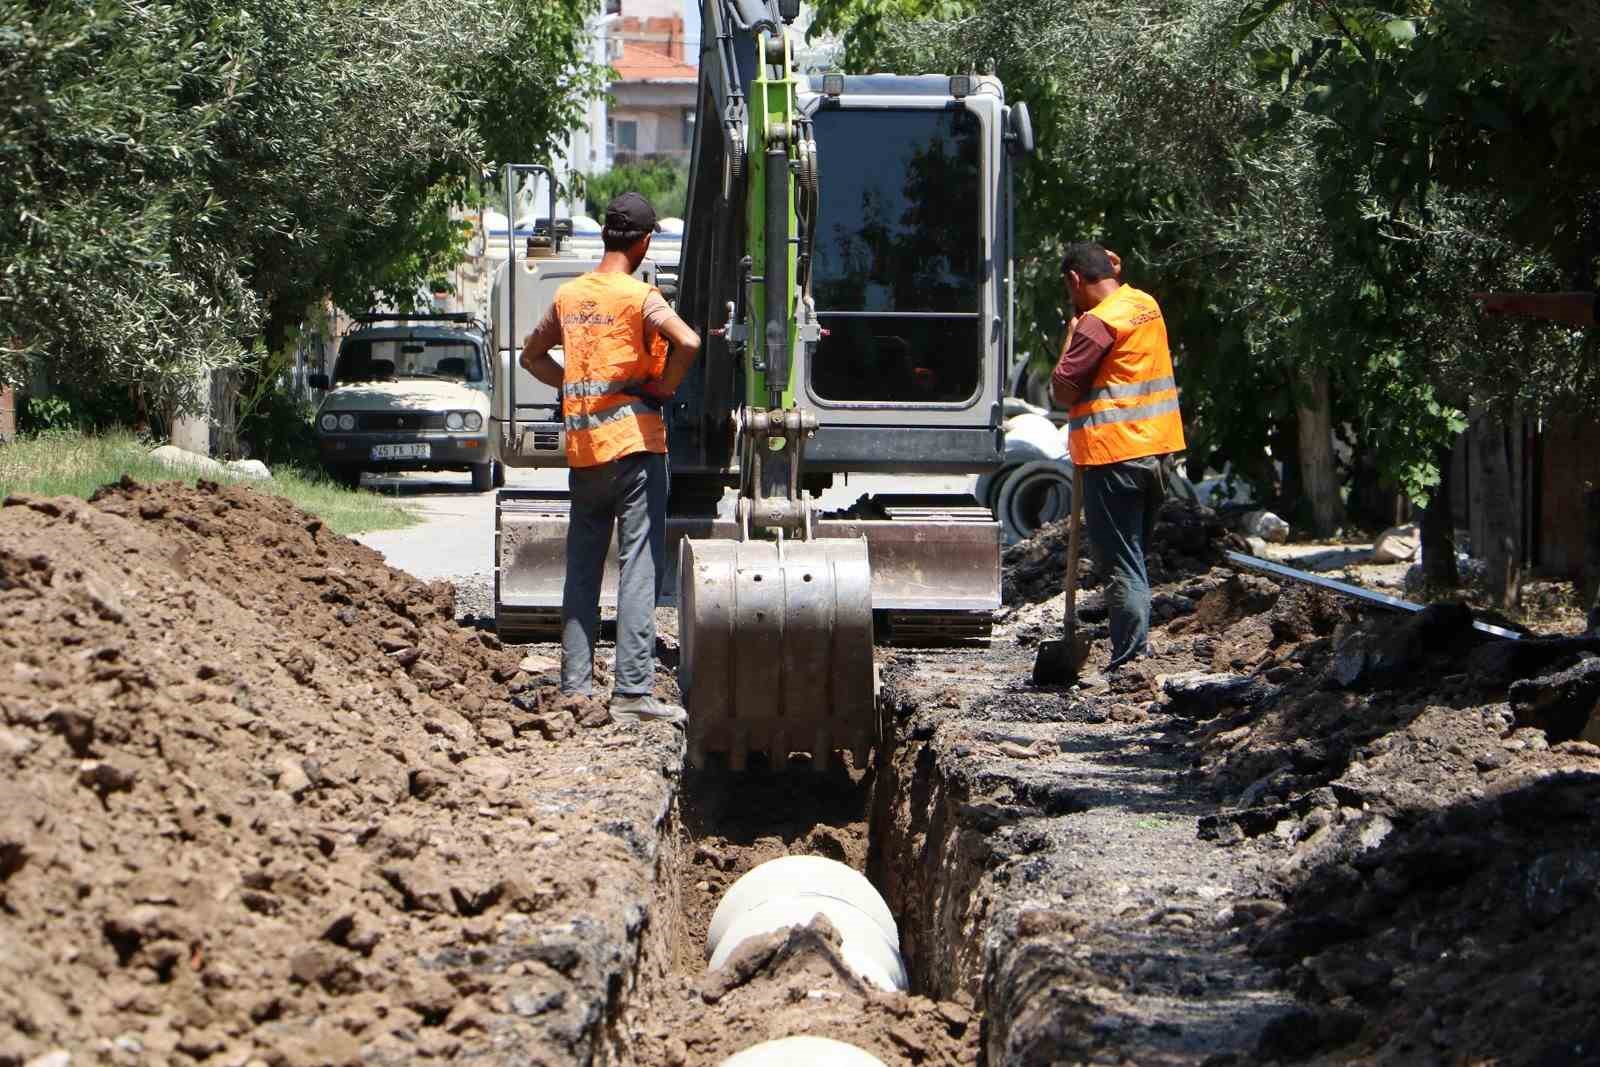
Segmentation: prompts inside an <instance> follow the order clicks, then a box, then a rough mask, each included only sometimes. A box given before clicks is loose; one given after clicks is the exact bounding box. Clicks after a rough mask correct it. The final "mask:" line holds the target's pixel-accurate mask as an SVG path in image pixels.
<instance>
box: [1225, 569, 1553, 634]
mask: <svg viewBox="0 0 1600 1067" xmlns="http://www.w3.org/2000/svg"><path fill="white" fill-rule="evenodd" d="M1223 556H1224V557H1225V558H1226V559H1227V561H1228V562H1229V563H1232V564H1233V565H1235V566H1237V567H1243V568H1245V569H1246V570H1252V571H1260V572H1261V573H1262V574H1270V575H1273V576H1274V577H1277V578H1287V579H1288V580H1289V581H1291V582H1304V583H1305V584H1307V585H1314V586H1316V587H1317V588H1319V589H1326V590H1328V591H1329V592H1330V593H1338V594H1339V595H1340V596H1347V597H1350V598H1351V599H1353V600H1359V601H1362V602H1363V603H1366V604H1371V605H1372V606H1373V607H1377V608H1387V609H1388V610H1390V611H1403V612H1406V613H1408V614H1413V615H1414V614H1416V613H1417V612H1419V611H1422V610H1424V609H1425V608H1426V607H1427V605H1425V604H1417V603H1414V602H1413V601H1410V600H1401V599H1400V598H1399V597H1395V596H1390V595H1388V594H1387V593H1375V592H1373V591H1372V590H1371V589H1363V588H1362V587H1361V586H1359V585H1351V584H1350V583H1349V582H1341V581H1338V580H1336V579H1333V578H1324V577H1323V576H1322V575H1320V574H1312V573H1310V572H1309V571H1302V570H1296V569H1295V568H1293V567H1285V566H1284V565H1283V564H1281V563H1274V562H1272V561H1271V560H1266V559H1262V558H1261V557H1260V556H1251V555H1247V554H1245V553H1243V552H1224V553H1223ZM1472 628H1473V629H1474V630H1476V631H1478V632H1479V633H1481V634H1487V635H1488V636H1490V637H1499V638H1504V639H1505V640H1507V641H1520V640H1521V639H1522V635H1521V634H1519V633H1517V632H1516V631H1515V630H1507V629H1506V628H1505V627H1503V626H1494V625H1491V624H1490V623H1487V622H1479V621H1477V620H1476V619H1474V620H1473V622H1472Z"/></svg>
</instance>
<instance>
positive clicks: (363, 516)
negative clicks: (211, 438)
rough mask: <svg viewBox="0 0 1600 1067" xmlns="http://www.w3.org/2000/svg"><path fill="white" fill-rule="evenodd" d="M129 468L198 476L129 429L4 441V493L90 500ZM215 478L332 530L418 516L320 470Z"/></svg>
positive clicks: (149, 474)
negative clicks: (163, 458)
mask: <svg viewBox="0 0 1600 1067" xmlns="http://www.w3.org/2000/svg"><path fill="white" fill-rule="evenodd" d="M124 474H126V475H129V476H130V477H132V478H133V479H135V480H136V481H140V482H173V481H178V482H185V483H187V484H189V485H193V484H194V483H195V482H196V481H197V480H198V479H199V477H200V476H199V475H197V474H186V473H184V472H181V471H175V470H173V469H172V468H170V467H164V466H162V465H161V464H160V463H157V462H156V461H155V460H153V459H151V458H150V451H149V449H148V448H147V447H145V445H143V444H141V443H140V441H139V439H138V438H136V437H134V436H133V435H132V434H129V433H110V434H101V435H89V434H79V433H50V434H43V435H40V436H38V437H29V438H20V439H18V440H16V441H13V442H11V443H9V444H4V445H0V497H4V496H6V495H7V494H10V493H33V494H37V495H40V496H75V497H81V498H84V499H87V498H88V497H89V496H90V495H91V494H93V493H94V491H95V490H96V489H98V488H100V487H101V486H102V485H105V484H107V483H109V482H114V481H117V480H118V479H119V478H121V477H122V476H123V475H124ZM207 477H209V476H207ZM212 480H215V481H219V482H227V483H230V484H235V485H244V486H248V487H249V488H251V489H255V490H257V491H258V492H263V493H271V494H273V495H274V496H281V497H286V498H287V499H288V500H289V501H290V502H291V503H293V504H294V505H295V506H297V507H300V508H303V509H304V510H306V511H308V512H310V513H311V514H313V515H315V516H317V518H319V519H321V520H322V521H323V522H325V523H327V525H328V528H329V529H331V530H333V531H334V532H335V533H341V534H356V533H364V532H366V531H368V530H393V529H398V528H400V527H403V526H411V525H414V524H415V523H416V522H417V521H418V519H417V516H416V515H415V514H414V513H413V512H412V511H411V509H409V508H407V507H406V506H404V505H403V504H399V503H396V502H395V501H393V500H390V499H388V498H386V497H383V496H380V495H379V494H377V493H368V492H363V491H361V490H350V489H345V488H343V487H342V486H340V485H338V484H336V483H334V482H331V481H329V480H328V478H327V477H326V476H325V475H324V474H323V473H322V472H321V471H305V470H297V469H295V468H293V467H279V468H277V469H276V470H274V471H273V472H272V480H271V481H270V482H262V481H254V480H251V479H248V478H233V477H226V476H223V477H218V478H215V479H212Z"/></svg>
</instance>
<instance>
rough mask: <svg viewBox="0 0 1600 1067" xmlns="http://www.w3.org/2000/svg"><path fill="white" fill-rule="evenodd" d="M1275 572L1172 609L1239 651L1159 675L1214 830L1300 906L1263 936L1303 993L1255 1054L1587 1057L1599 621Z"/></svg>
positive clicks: (1590, 1046) (1201, 647)
mask: <svg viewBox="0 0 1600 1067" xmlns="http://www.w3.org/2000/svg"><path fill="white" fill-rule="evenodd" d="M1274 585H1275V583H1273V582H1270V581H1267V580H1265V579H1259V578H1254V577H1251V576H1240V577H1236V578H1234V579H1230V580H1229V581H1228V582H1226V583H1223V584H1222V585H1219V586H1218V587H1217V588H1215V589H1214V590H1212V592H1210V593H1208V594H1207V595H1206V597H1205V598H1203V599H1202V601H1201V603H1200V605H1199V607H1198V610H1197V611H1196V612H1195V613H1194V614H1193V615H1192V616H1189V617H1188V618H1186V619H1183V620H1180V622H1178V623H1175V624H1174V625H1172V626H1171V627H1169V628H1168V633H1169V634H1171V635H1178V634H1182V635H1183V636H1182V637H1177V638H1176V640H1175V642H1174V644H1175V646H1176V647H1181V646H1183V645H1188V651H1189V652H1190V654H1191V655H1192V656H1193V657H1194V658H1195V659H1197V660H1199V661H1200V665H1201V666H1202V667H1204V668H1207V669H1209V670H1211V671H1216V672H1226V673H1217V674H1209V675H1206V676H1205V677H1204V678H1202V679H1199V680H1198V681H1193V680H1191V681H1189V682H1187V683H1183V684H1180V683H1179V682H1174V681H1172V680H1168V681H1166V682H1165V690H1166V695H1167V697H1168V699H1169V700H1171V701H1173V702H1172V703H1171V704H1170V705H1169V707H1172V708H1174V709H1178V708H1180V707H1181V708H1182V709H1183V713H1184V714H1192V715H1193V716H1194V721H1193V723H1192V725H1191V728H1190V729H1191V740H1190V742H1189V744H1190V746H1191V748H1192V751H1193V752H1194V762H1195V771H1194V777H1195V779H1196V780H1197V781H1198V782H1201V783H1204V784H1205V785H1206V786H1208V787H1209V788H1210V789H1212V790H1213V791H1214V794H1215V796H1216V797H1217V798H1218V800H1220V801H1221V802H1222V804H1223V808H1222V810H1220V811H1219V812H1218V813H1217V814H1215V815H1212V816H1207V817H1205V818H1202V820H1201V822H1200V832H1201V836H1202V837H1203V838H1206V839H1209V840H1215V841H1218V842H1220V843H1222V844H1224V845H1228V846H1231V847H1234V848H1242V849H1251V850H1255V851H1257V852H1258V853H1260V854H1261V855H1262V856H1263V858H1264V859H1265V860H1266V864H1267V870H1268V871H1269V872H1270V878H1271V882H1272V889H1271V895H1274V896H1277V897H1278V898H1279V899H1281V900H1282V901H1283V903H1284V904H1286V905H1287V907H1286V908H1285V909H1284V910H1283V911H1281V912H1280V913H1275V915H1274V917H1272V918H1270V919H1269V920H1268V921H1266V922H1264V923H1262V924H1261V925H1260V929H1258V930H1257V931H1256V932H1255V933H1253V934H1252V935H1250V936H1251V938H1252V945H1251V947H1252V950H1253V951H1254V952H1255V953H1256V954H1257V955H1258V956H1259V957H1260V958H1262V959H1264V960H1266V961H1268V962H1271V963H1273V964H1276V965H1278V966H1281V967H1282V968H1283V975H1284V978H1285V979H1286V981H1287V983H1288V985H1289V986H1290V988H1291V989H1293V990H1294V992H1295V993H1296V994H1297V995H1298V996H1299V998H1300V1000H1301V1004H1302V1006H1301V1007H1299V1008H1296V1009H1295V1010H1294V1011H1292V1012H1290V1013H1288V1014H1287V1015H1285V1016H1284V1017H1283V1018H1281V1019H1279V1020H1277V1021H1276V1022H1275V1023H1274V1024H1273V1025H1271V1026H1269V1027H1268V1028H1267V1029H1266V1031H1265V1032H1264V1033H1263V1035H1262V1038H1261V1043H1260V1045H1259V1047H1258V1048H1257V1049H1256V1055H1257V1056H1258V1058H1260V1059H1261V1060H1263V1061H1267V1060H1272V1061H1302V1060H1304V1061H1309V1062H1319V1063H1347V1062H1351V1061H1354V1060H1359V1061H1361V1062H1373V1063H1415V1062H1424V1061H1426V1062H1435V1061H1437V1062H1455V1061H1457V1060H1458V1059H1462V1058H1463V1057H1465V1058H1468V1059H1472V1060H1474V1061H1479V1060H1481V1061H1484V1062H1488V1061H1491V1060H1492V1061H1495V1062H1505V1063H1577V1062H1587V1061H1589V1060H1591V1059H1592V1058H1593V1050H1594V1049H1595V1048H1596V1047H1597V1044H1600V1027H1597V1025H1596V1023H1595V1020H1594V1018H1593V1013H1592V1012H1591V1011H1589V1010H1588V1008H1587V1005H1589V1004H1592V1003H1593V1002H1594V998H1595V996H1596V995H1597V994H1600V985H1597V982H1596V979H1595V976H1594V973H1593V968H1592V967H1589V966H1587V961H1588V960H1591V959H1592V958H1593V956H1594V954H1595V952H1596V951H1600V937H1597V935H1596V934H1595V931H1594V928H1593V923H1592V922H1591V921H1590V919H1591V912H1592V905H1593V902H1594V895H1593V888H1594V885H1595V879H1596V875H1597V873H1600V861H1597V860H1596V852H1595V849H1594V844H1593V825H1594V819H1595V817H1596V816H1597V815H1600V806H1597V805H1600V748H1597V747H1596V746H1595V745H1593V744H1590V743H1588V742H1586V741H1583V740H1578V739H1576V738H1577V737H1578V735H1579V734H1580V733H1581V732H1582V731H1583V729H1585V726H1584V723H1585V722H1586V720H1587V718H1588V716H1589V714H1590V712H1591V710H1592V709H1593V708H1594V706H1595V700H1596V697H1597V696H1600V681H1597V680H1595V679H1600V660H1596V659H1595V658H1593V657H1594V654H1595V651H1596V649H1595V647H1594V646H1595V642H1592V641H1589V640H1586V639H1569V638H1548V639H1540V638H1525V639H1524V640H1522V641H1504V640H1498V639H1492V638H1486V637H1484V636H1483V635H1482V634H1479V633H1477V632H1475V631H1474V630H1473V629H1472V614H1471V613H1470V611H1468V610H1467V609H1466V608H1465V607H1464V606H1463V605H1460V604H1435V605H1431V606H1429V607H1428V608H1427V609H1426V610H1425V611H1422V612H1419V613H1417V614H1415V615H1396V614H1386V613H1374V614H1371V615H1366V616H1363V615H1362V614H1361V613H1360V612H1359V611H1358V610H1356V608H1355V607H1354V606H1353V605H1351V604H1349V603H1341V602H1339V601H1338V600H1337V599H1336V598H1333V597H1330V596H1328V595H1327V594H1325V593H1322V592H1320V591H1317V590H1314V589H1308V588H1305V587H1301V586H1296V585H1294V584H1292V583H1290V584H1285V585H1283V586H1282V588H1281V591H1280V592H1277V593H1276V594H1274V590H1273V586H1274ZM1199 687H1209V688H1210V689H1212V690H1214V691H1216V692H1222V691H1223V688H1224V687H1226V690H1227V692H1226V694H1225V695H1224V696H1223V697H1222V698H1221V699H1219V700H1216V701H1214V702H1206V701H1201V700H1198V699H1194V698H1193V694H1192V693H1191V692H1190V691H1191V690H1195V689H1197V688H1199ZM1490 1005H1492V1010H1485V1008H1486V1006H1490Z"/></svg>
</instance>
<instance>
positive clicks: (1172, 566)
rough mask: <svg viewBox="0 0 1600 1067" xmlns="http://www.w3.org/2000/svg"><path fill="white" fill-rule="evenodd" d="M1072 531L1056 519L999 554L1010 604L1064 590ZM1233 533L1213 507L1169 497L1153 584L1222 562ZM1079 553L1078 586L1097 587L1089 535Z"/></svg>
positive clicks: (1151, 562) (1153, 559)
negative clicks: (1068, 546) (1178, 500)
mask: <svg viewBox="0 0 1600 1067" xmlns="http://www.w3.org/2000/svg"><path fill="white" fill-rule="evenodd" d="M1070 533H1071V522H1070V520H1063V521H1061V522H1054V523H1051V524H1050V525H1048V526H1045V527H1043V528H1042V529H1040V530H1039V532H1038V533H1036V534H1034V535H1033V536H1032V537H1030V538H1028V539H1027V540H1026V541H1021V542H1018V543H1017V544H1015V545H1012V546H1011V547H1010V548H1007V549H1006V550H1005V553H1004V555H1003V556H1002V559H1001V600H1002V601H1004V602H1005V603H1007V604H1018V603H1027V604H1032V603H1037V602H1039V601H1041V600H1049V599H1050V598H1051V597H1054V596H1059V595H1061V590H1062V583H1063V581H1064V578H1065V575H1066V571H1067V542H1068V538H1069V535H1070ZM1229 537H1230V535H1229V533H1228V531H1227V529H1226V528H1225V527H1224V526H1223V525H1222V521H1221V520H1220V519H1219V518H1218V517H1217V513H1216V512H1215V511H1213V510H1212V509H1211V508H1208V507H1205V506H1203V505H1192V504H1184V503H1180V502H1168V503H1167V504H1165V505H1164V506H1163V507H1162V509H1161V515H1160V518H1159V520H1158V521H1157V523H1156V528H1155V531H1154V532H1153V533H1152V535H1151V538H1150V545H1149V548H1148V551H1147V552H1146V564H1147V566H1148V567H1149V570H1150V583H1151V585H1153V586H1154V585H1167V584H1171V583H1174V582H1178V581H1180V580H1181V579H1183V578H1185V577H1191V576H1195V575H1202V574H1205V573H1206V572H1207V571H1209V570H1210V569H1211V568H1212V567H1214V566H1216V565H1217V564H1219V563H1221V562H1222V553H1223V551H1224V550H1225V549H1226V548H1227V547H1228V546H1229ZM1235 547H1239V548H1242V547H1244V546H1243V545H1242V544H1241V545H1236V546H1235ZM1080 554H1081V559H1080V563H1079V582H1080V588H1094V586H1095V585H1096V584H1098V581H1099V579H1098V577H1096V576H1095V574H1094V567H1093V565H1092V563H1091V560H1090V556H1091V552H1090V548H1089V541H1088V537H1087V535H1085V537H1084V539H1083V543H1082V546H1081V550H1080Z"/></svg>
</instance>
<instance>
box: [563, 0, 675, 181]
mask: <svg viewBox="0 0 1600 1067" xmlns="http://www.w3.org/2000/svg"><path fill="white" fill-rule="evenodd" d="M695 3H696V0H621V3H620V7H619V12H618V14H617V16H615V21H613V22H612V23H611V25H610V26H609V28H608V47H607V56H608V59H609V62H610V64H611V67H612V69H613V70H615V71H616V72H617V80H616V81H614V82H612V83H611V87H610V94H611V106H610V113H609V114H608V115H607V116H606V126H605V145H606V149H607V154H608V156H609V162H610V165H611V166H614V167H615V166H626V165H628V164H630V163H637V162H641V161H643V160H651V159H666V160H671V161H674V162H678V163H684V164H687V162H688V160H689V148H690V146H691V145H692V144H693V143H694V122H695V95H696V86H697V83H698V81H699V66H698V64H699V58H700V42H699V40H698V39H695V40H690V39H689V33H688V23H687V21H686V20H685V18H684V11H685V10H686V9H687V8H689V7H691V6H693V5H694V4H695ZM695 11H696V15H698V8H695ZM698 23H699V20H698V18H696V27H698ZM590 136H591V138H592V137H593V134H592V133H591V134H590Z"/></svg>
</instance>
